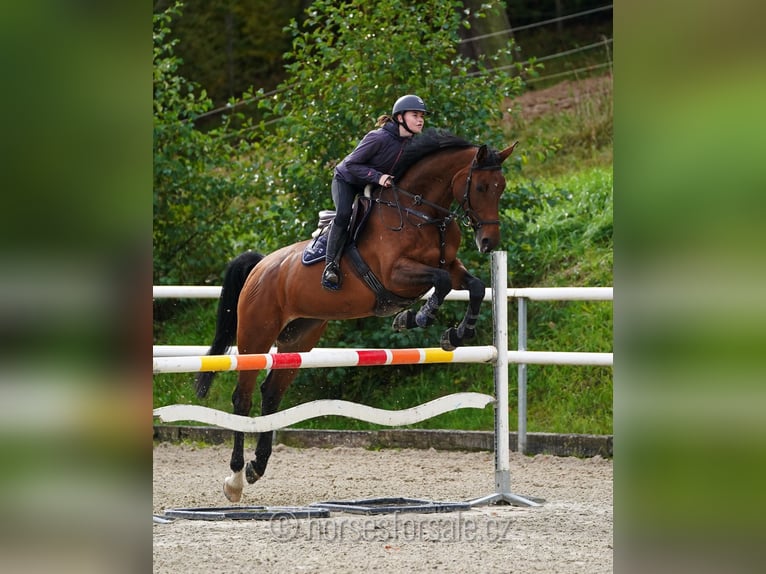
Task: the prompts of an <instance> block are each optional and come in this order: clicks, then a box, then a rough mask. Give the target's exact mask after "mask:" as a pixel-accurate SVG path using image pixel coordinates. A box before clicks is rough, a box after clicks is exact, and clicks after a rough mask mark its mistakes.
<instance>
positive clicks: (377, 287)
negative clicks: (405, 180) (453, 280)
mask: <svg viewBox="0 0 766 574" xmlns="http://www.w3.org/2000/svg"><path fill="white" fill-rule="evenodd" d="M369 190H370V186H367V188H366V189H365V194H364V195H359V196H357V198H356V199H355V200H354V204H353V206H352V208H351V221H350V222H349V227H348V230H349V233H348V236H349V239H348V240H347V242H346V245H345V247H344V248H343V255H348V257H349V261H350V262H351V266H352V267H353V269H354V271H355V272H356V274H357V275H358V276H359V278H360V279H361V280H362V281H364V283H365V284H366V285H367V286H368V287H369V288H370V290H372V292H373V293H375V299H376V301H375V309H374V310H373V313H374V314H375V315H376V316H378V317H387V316H389V315H393V314H394V313H398V312H399V311H403V310H404V309H408V308H409V307H411V306H412V304H413V303H414V302H415V301H417V299H405V298H404V297H400V296H399V295H396V294H395V293H392V292H391V291H389V290H388V289H386V288H385V287H384V286H383V283H381V282H380V280H379V279H378V278H377V277H376V276H375V274H374V273H373V272H372V269H370V267H369V265H367V263H366V262H365V261H364V259H363V258H362V255H361V253H359V249H357V246H356V242H357V239H358V238H359V235H360V234H361V232H362V230H363V229H364V226H365V224H366V223H367V220H368V219H369V217H370V213H371V212H372V204H373V200H372V198H371V196H370V192H369ZM334 217H335V211H333V210H323V211H320V212H319V224H318V226H317V228H316V229H315V230H314V232H313V233H312V234H311V237H313V238H314V241H312V242H310V243H309V244H308V245H307V246H306V248H305V249H304V250H303V254H302V255H301V262H302V263H303V264H304V265H314V264H315V263H319V262H320V261H321V262H324V260H325V253H326V252H327V237H328V235H329V233H330V226H331V225H332V221H333V219H334Z"/></svg>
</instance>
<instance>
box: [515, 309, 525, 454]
mask: <svg viewBox="0 0 766 574" xmlns="http://www.w3.org/2000/svg"><path fill="white" fill-rule="evenodd" d="M518 303H519V331H518V332H519V342H518V349H519V351H526V350H527V298H526V297H519V300H518ZM518 383H519V389H518V405H519V406H518V411H519V412H518V417H519V430H518V434H517V437H518V439H517V447H516V448H517V450H518V451H519V452H520V453H521V454H526V453H527V364H526V363H519V364H518Z"/></svg>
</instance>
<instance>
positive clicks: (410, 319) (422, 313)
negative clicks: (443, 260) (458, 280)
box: [392, 269, 452, 331]
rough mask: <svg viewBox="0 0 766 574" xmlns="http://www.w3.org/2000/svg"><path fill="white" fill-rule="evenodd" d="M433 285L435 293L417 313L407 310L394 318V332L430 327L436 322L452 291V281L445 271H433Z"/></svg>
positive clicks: (431, 271) (431, 273)
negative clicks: (448, 294)
mask: <svg viewBox="0 0 766 574" xmlns="http://www.w3.org/2000/svg"><path fill="white" fill-rule="evenodd" d="M430 275H431V283H432V284H433V286H434V292H433V293H432V294H431V296H430V297H429V298H428V299H426V302H425V303H424V304H423V306H422V307H421V308H420V310H419V311H418V312H417V313H414V312H413V311H412V310H410V309H406V310H404V311H402V312H401V313H399V314H398V315H397V316H396V317H394V323H393V325H392V327H393V329H394V331H404V330H405V329H414V328H415V327H428V326H430V325H433V323H434V321H435V320H436V312H437V311H438V310H439V307H441V306H442V303H444V298H445V297H446V296H447V293H449V292H450V291H451V290H452V281H451V279H450V275H449V273H448V272H447V271H445V270H443V269H431V270H430Z"/></svg>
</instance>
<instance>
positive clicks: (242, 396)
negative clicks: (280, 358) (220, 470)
mask: <svg viewBox="0 0 766 574" xmlns="http://www.w3.org/2000/svg"><path fill="white" fill-rule="evenodd" d="M257 380H258V371H241V372H240V373H239V378H238V382H237V386H236V388H235V389H234V392H233V393H232V395H231V402H232V404H233V405H234V414H235V415H242V416H250V408H251V406H252V402H253V390H254V388H255V383H256V382H257ZM244 453H245V433H242V432H238V431H235V432H234V447H233V448H232V451H231V461H230V462H229V467H230V468H231V472H232V474H231V476H229V477H227V478H226V480H224V483H223V493H224V495H225V496H226V498H227V499H229V501H231V502H239V499H240V497H241V496H242V489H243V488H244V486H245V483H244V481H243V479H242V469H243V468H244V466H245V454H244Z"/></svg>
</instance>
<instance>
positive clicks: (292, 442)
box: [154, 425, 613, 458]
mask: <svg viewBox="0 0 766 574" xmlns="http://www.w3.org/2000/svg"><path fill="white" fill-rule="evenodd" d="M231 436H232V431H230V430H226V429H221V428H218V427H212V426H172V425H154V440H155V441H160V442H180V441H184V440H188V441H198V442H205V443H209V444H221V443H227V442H230V441H231ZM509 437H510V438H509V440H510V446H511V450H512V451H516V450H517V449H516V445H517V440H518V439H517V433H515V432H511V433H509ZM612 442H613V437H612V435H590V434H555V433H541V432H528V433H527V454H530V455H533V454H552V455H556V456H577V457H592V456H596V455H600V456H602V457H604V458H611V457H612V456H613V451H612ZM275 443H276V444H279V443H281V444H284V445H287V446H292V447H297V448H310V447H319V448H332V447H338V446H346V447H356V448H367V449H382V448H422V449H429V448H433V449H436V450H467V451H477V450H479V451H480V450H486V451H490V452H493V451H494V450H495V435H494V433H493V432H491V431H455V430H422V429H384V430H372V431H345V430H314V429H311V430H309V429H282V430H278V431H276V437H275Z"/></svg>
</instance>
